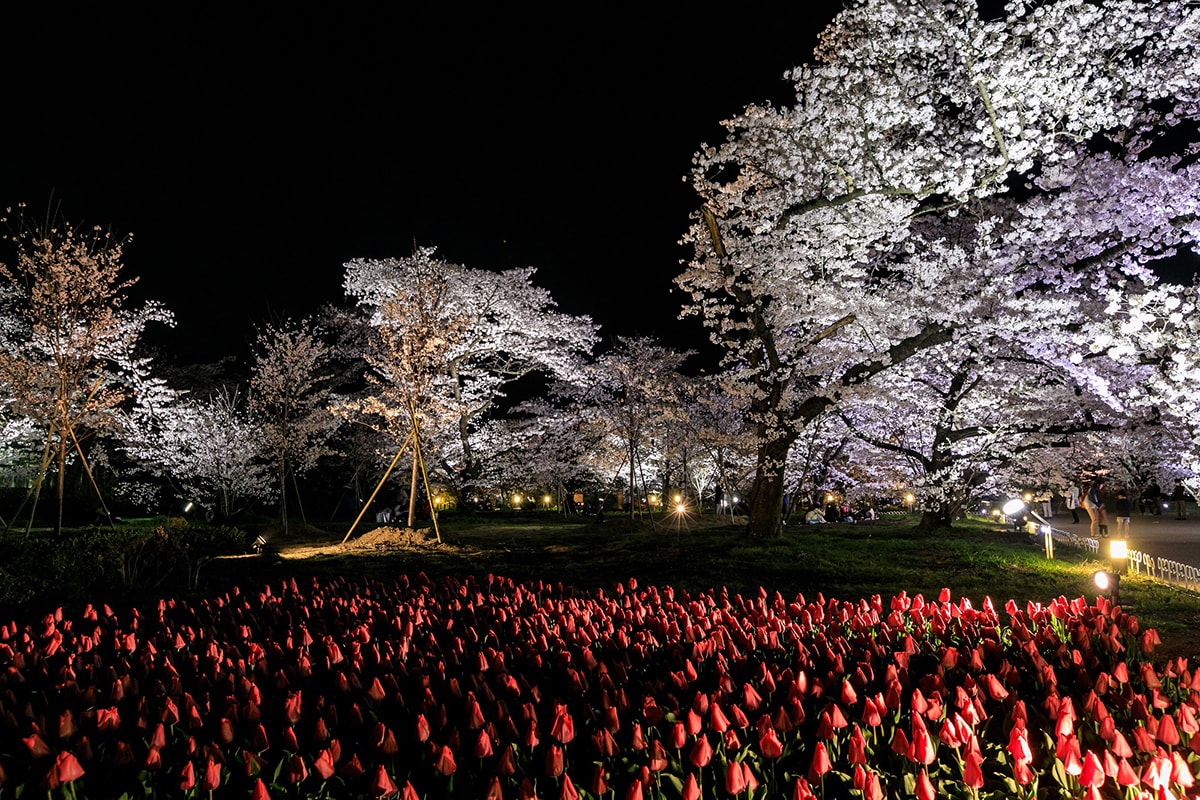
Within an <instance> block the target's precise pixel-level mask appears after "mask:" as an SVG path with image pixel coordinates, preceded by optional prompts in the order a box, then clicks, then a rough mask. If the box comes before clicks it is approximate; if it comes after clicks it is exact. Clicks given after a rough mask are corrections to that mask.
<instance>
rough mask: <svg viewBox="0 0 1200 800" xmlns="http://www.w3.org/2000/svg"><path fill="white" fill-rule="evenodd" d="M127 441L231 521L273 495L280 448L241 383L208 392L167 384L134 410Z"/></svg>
mask: <svg viewBox="0 0 1200 800" xmlns="http://www.w3.org/2000/svg"><path fill="white" fill-rule="evenodd" d="M123 439H124V442H125V445H124V450H125V452H126V454H127V455H129V456H130V457H131V458H133V459H134V460H135V461H137V462H138V463H139V464H141V465H142V467H143V468H144V469H145V470H146V471H148V472H149V473H150V474H152V475H154V476H156V477H157V478H159V479H161V480H165V481H167V482H168V483H169V484H170V485H171V486H172V488H173V489H174V491H175V493H176V494H177V495H178V496H179V497H180V498H182V499H183V500H184V501H189V502H193V503H195V504H198V505H199V506H200V507H201V508H203V509H204V511H205V513H206V516H209V517H210V518H220V519H223V520H230V519H233V518H234V517H236V516H237V515H239V514H241V513H244V512H246V511H248V510H250V509H252V508H253V507H254V506H255V505H256V504H257V503H259V502H266V501H269V500H271V499H273V498H274V492H275V487H276V482H275V480H273V476H274V473H275V470H276V465H275V455H276V454H275V452H274V451H273V450H272V449H271V446H270V444H269V439H268V436H267V434H266V432H265V430H264V426H263V425H262V423H261V422H260V421H259V420H257V419H255V418H254V416H253V415H252V414H251V412H250V410H249V408H248V403H246V402H245V400H244V399H243V398H242V395H241V393H240V392H239V391H238V390H237V389H235V388H230V387H225V388H222V389H220V390H217V391H215V392H214V393H213V394H212V395H210V396H209V397H207V398H193V397H189V396H187V395H186V394H184V393H182V392H172V391H171V390H169V389H165V388H164V389H163V391H162V392H160V394H159V398H158V400H157V402H155V403H153V404H150V403H143V404H141V405H140V406H139V408H138V409H137V410H136V412H135V413H134V414H131V415H130V418H129V420H128V424H127V427H126V429H125V434H124V437H123Z"/></svg>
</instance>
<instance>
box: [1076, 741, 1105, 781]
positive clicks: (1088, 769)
mask: <svg viewBox="0 0 1200 800" xmlns="http://www.w3.org/2000/svg"><path fill="white" fill-rule="evenodd" d="M1105 778H1106V776H1105V774H1104V765H1103V764H1101V763H1100V758H1099V757H1098V756H1097V755H1096V754H1095V752H1093V751H1091V750H1089V751H1088V752H1087V755H1086V756H1084V759H1083V771H1082V772H1080V773H1079V782H1080V783H1081V784H1083V785H1084V786H1102V785H1103V784H1104V780H1105Z"/></svg>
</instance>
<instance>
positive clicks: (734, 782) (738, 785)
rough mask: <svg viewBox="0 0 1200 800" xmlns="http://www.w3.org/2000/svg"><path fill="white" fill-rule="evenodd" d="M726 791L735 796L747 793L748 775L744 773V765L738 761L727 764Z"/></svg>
mask: <svg viewBox="0 0 1200 800" xmlns="http://www.w3.org/2000/svg"><path fill="white" fill-rule="evenodd" d="M725 791H727V792H729V793H730V794H733V795H737V794H741V793H742V792H744V791H746V775H745V774H744V773H743V772H742V765H741V764H739V763H738V762H736V761H730V762H728V763H726V764H725Z"/></svg>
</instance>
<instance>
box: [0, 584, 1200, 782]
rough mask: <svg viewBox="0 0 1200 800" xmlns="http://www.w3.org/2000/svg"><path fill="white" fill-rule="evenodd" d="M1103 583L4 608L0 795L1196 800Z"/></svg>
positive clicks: (500, 592)
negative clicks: (35, 612) (1030, 588)
mask: <svg viewBox="0 0 1200 800" xmlns="http://www.w3.org/2000/svg"><path fill="white" fill-rule="evenodd" d="M1158 643H1159V637H1158V634H1157V633H1156V632H1155V630H1153V629H1151V628H1147V627H1143V626H1142V625H1140V624H1139V621H1138V620H1137V619H1136V618H1135V617H1134V616H1132V615H1131V614H1129V613H1126V612H1125V611H1124V610H1123V609H1122V608H1121V607H1114V606H1113V605H1112V604H1111V603H1109V602H1108V600H1106V599H1105V598H1103V597H1101V598H1098V599H1095V600H1092V601H1088V600H1085V599H1083V598H1082V597H1080V598H1074V599H1072V598H1068V597H1059V598H1057V599H1054V600H1051V601H1048V602H1033V601H1028V600H1010V599H998V600H996V601H993V600H991V599H988V598H987V597H981V598H978V599H968V598H965V597H958V596H956V595H955V594H954V593H953V592H952V591H951V590H949V589H944V590H942V591H941V592H940V593H939V594H938V596H936V597H933V596H930V597H923V596H921V595H920V594H915V595H911V596H910V595H909V594H907V593H903V592H901V593H899V594H897V595H895V596H890V597H885V596H878V595H875V596H870V597H864V598H849V599H835V598H834V597H832V596H823V595H822V594H820V593H814V594H812V595H811V596H805V595H804V594H799V593H797V594H795V595H790V596H785V595H783V594H781V593H779V592H777V591H772V590H770V589H767V588H763V589H760V590H758V591H756V592H745V593H733V592H729V591H726V590H722V589H712V590H707V591H690V592H689V591H684V590H682V589H674V588H672V587H671V586H669V585H644V584H642V583H639V582H638V581H637V580H633V579H627V580H623V581H620V582H616V583H613V584H612V585H611V586H609V587H608V588H604V589H594V588H593V589H586V590H584V589H574V588H572V586H570V585H564V584H561V583H556V582H547V581H540V580H524V581H518V580H513V579H509V578H506V577H503V576H500V575H493V574H479V575H476V576H468V577H450V576H440V577H428V576H427V575H426V574H425V573H422V572H415V573H411V574H409V573H405V574H398V575H396V576H395V577H392V578H384V577H378V576H375V577H369V578H350V577H339V576H318V577H312V576H310V577H307V578H305V579H303V580H298V579H296V578H292V579H284V580H272V581H271V582H269V583H261V584H258V585H242V586H239V587H236V588H229V589H224V590H221V591H214V592H212V593H211V594H209V595H208V596H202V597H190V598H188V599H187V600H184V599H162V600H159V601H158V602H157V603H147V604H145V605H143V606H141V607H136V608H130V609H123V610H120V611H117V610H114V609H112V608H110V607H108V606H105V605H102V604H101V605H98V606H85V607H83V608H80V609H78V610H77V611H74V612H72V611H70V610H68V609H59V610H56V611H54V612H52V613H48V614H46V615H45V616H44V617H42V618H38V619H36V620H35V621H28V622H16V621H10V622H7V623H3V624H0V798H17V797H25V798H28V797H50V798H122V797H126V798H225V797H234V798H255V800H259V799H261V798H268V797H270V798H360V797H361V798H375V797H400V798H405V800H412V798H438V799H440V798H471V799H472V800H481V799H483V798H513V800H518V799H519V798H555V799H556V800H557V799H558V798H568V799H572V798H604V800H610V799H611V800H638V799H640V798H670V799H671V800H674V799H676V798H683V799H684V800H697V799H698V798H747V800H752V799H753V798H798V799H800V798H834V797H837V798H864V799H865V800H881V798H914V797H915V798H918V799H919V800H932V798H935V797H953V798H972V800H974V799H975V798H1059V797H1062V798H1086V799H1087V800H1092V799H1093V798H1113V799H1114V800H1116V799H1118V798H1126V799H1129V800H1132V798H1194V797H1200V787H1197V786H1195V783H1196V778H1197V773H1198V769H1200V766H1198V765H1200V735H1198V731H1200V722H1198V718H1200V669H1197V668H1196V665H1194V664H1192V663H1189V662H1188V660H1187V659H1185V658H1182V657H1173V658H1168V659H1165V660H1159V659H1156V658H1155V646H1156V644H1158Z"/></svg>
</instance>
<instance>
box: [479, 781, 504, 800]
mask: <svg viewBox="0 0 1200 800" xmlns="http://www.w3.org/2000/svg"><path fill="white" fill-rule="evenodd" d="M483 800H504V790H503V789H502V788H501V787H500V776H499V775H493V776H492V782H491V783H489V784H488V788H487V792H486V793H485V794H484V795H483Z"/></svg>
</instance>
